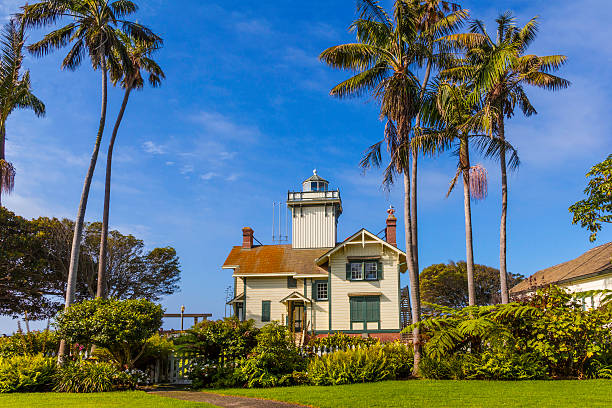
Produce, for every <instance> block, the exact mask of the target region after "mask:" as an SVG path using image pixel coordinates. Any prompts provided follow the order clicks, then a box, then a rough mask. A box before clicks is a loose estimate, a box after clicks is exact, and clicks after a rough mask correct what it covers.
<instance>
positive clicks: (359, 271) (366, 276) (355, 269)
mask: <svg viewBox="0 0 612 408" xmlns="http://www.w3.org/2000/svg"><path fill="white" fill-rule="evenodd" d="M382 278H383V268H382V262H381V261H380V260H365V261H351V262H349V263H347V264H346V280H349V281H362V280H366V281H368V280H370V281H374V280H382Z"/></svg>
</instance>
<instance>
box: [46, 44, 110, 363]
mask: <svg viewBox="0 0 612 408" xmlns="http://www.w3.org/2000/svg"><path fill="white" fill-rule="evenodd" d="M101 65H102V107H101V113H100V124H99V125H98V133H97V134H96V142H95V144H94V149H93V153H92V154H91V160H90V162H89V168H88V169H87V175H86V176H85V182H84V183H83V191H82V193H81V201H80V202H79V210H78V212H77V218H76V220H75V222H74V235H73V237H72V249H71V251H70V268H69V269H68V283H67V285H66V302H65V305H64V309H67V308H68V307H70V305H71V304H72V302H74V296H75V292H76V282H77V273H78V265H79V252H80V250H81V239H82V237H83V225H84V223H85V210H86V209H87V199H88V198H89V189H90V187H91V180H92V178H93V173H94V170H95V168H96V162H97V160H98V152H99V151H100V142H101V141H102V134H103V133H104V124H105V123H106V101H107V73H106V59H105V58H104V55H102V58H101ZM65 354H66V341H65V340H64V339H62V340H61V342H60V347H59V352H58V355H57V361H58V363H59V364H63V362H64V356H65Z"/></svg>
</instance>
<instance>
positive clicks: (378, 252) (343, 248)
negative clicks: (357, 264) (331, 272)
mask: <svg viewBox="0 0 612 408" xmlns="http://www.w3.org/2000/svg"><path fill="white" fill-rule="evenodd" d="M354 247H359V248H362V249H363V250H365V249H366V248H368V250H367V251H363V250H362V251H358V252H359V254H353V253H354V252H355V251H352V250H351V248H354ZM385 251H389V252H393V253H395V254H397V255H398V256H399V259H400V262H399V264H400V270H401V272H404V271H406V269H407V265H406V254H405V253H404V252H403V251H401V250H400V249H398V248H397V247H396V246H394V245H391V244H389V243H388V242H386V241H385V240H382V239H380V238H379V237H378V236H376V235H374V234H372V233H371V232H370V231H368V230H366V229H365V228H362V229H361V230H359V231H357V232H356V233H355V234H353V235H351V236H350V237H348V238H347V239H345V240H344V241H343V242H341V243H340V244H338V245H336V246H335V247H334V248H332V249H331V250H329V251H327V252H326V253H324V254H323V255H321V256H320V257H319V258H318V259H317V260H316V261H315V262H316V264H317V265H319V266H321V265H325V264H326V263H328V262H329V260H330V259H331V258H333V257H334V256H337V255H341V256H343V257H344V256H346V257H348V258H349V259H354V260H359V259H372V258H373V257H381V256H383V255H384V253H385Z"/></svg>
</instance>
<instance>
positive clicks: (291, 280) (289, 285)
mask: <svg viewBox="0 0 612 408" xmlns="http://www.w3.org/2000/svg"><path fill="white" fill-rule="evenodd" d="M287 288H289V289H294V288H297V279H295V278H294V277H293V276H287Z"/></svg>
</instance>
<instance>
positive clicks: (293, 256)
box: [223, 170, 406, 339]
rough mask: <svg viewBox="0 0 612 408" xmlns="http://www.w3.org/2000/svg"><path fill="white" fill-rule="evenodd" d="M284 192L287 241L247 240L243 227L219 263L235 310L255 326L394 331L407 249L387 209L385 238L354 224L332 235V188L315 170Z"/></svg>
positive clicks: (336, 196)
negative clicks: (228, 276)
mask: <svg viewBox="0 0 612 408" xmlns="http://www.w3.org/2000/svg"><path fill="white" fill-rule="evenodd" d="M287 194H288V195H287V206H288V210H289V211H290V217H291V224H292V228H291V244H286V245H254V244H253V230H252V229H251V228H249V227H245V228H243V229H242V245H240V246H235V247H233V248H232V250H231V251H230V253H229V255H228V257H227V259H226V260H225V262H224V264H223V269H229V270H231V271H232V276H233V278H234V295H235V296H234V298H233V299H232V300H231V301H230V302H229V303H230V304H231V305H232V306H233V310H234V314H235V315H236V316H239V318H240V319H253V320H254V321H255V323H256V325H257V326H258V327H261V326H263V325H265V324H266V323H268V322H271V321H278V322H280V323H281V324H285V325H288V326H289V327H290V328H291V329H292V330H293V331H295V332H296V333H303V334H309V335H327V334H330V333H335V332H344V333H348V334H360V335H366V336H373V337H378V338H384V339H393V338H397V337H398V336H399V331H400V272H403V271H405V270H406V254H405V253H404V252H403V251H401V250H400V249H399V248H398V247H397V243H396V223H397V219H396V217H395V216H394V214H393V213H394V211H393V209H389V211H388V217H387V219H386V228H385V239H381V238H379V237H378V236H377V235H375V234H373V233H372V232H370V231H368V230H366V229H364V228H361V229H359V230H357V231H356V232H355V233H354V234H352V235H351V236H349V237H348V238H346V239H345V240H343V241H340V242H338V238H337V225H338V218H339V217H340V215H341V214H342V200H341V198H340V191H339V190H330V189H329V183H328V181H327V180H324V179H323V178H321V177H320V176H318V175H317V173H316V170H315V171H314V174H313V176H311V177H310V178H308V179H306V180H305V181H304V182H303V183H302V191H295V192H292V191H290V192H288V193H287ZM381 218H382V217H381Z"/></svg>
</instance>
